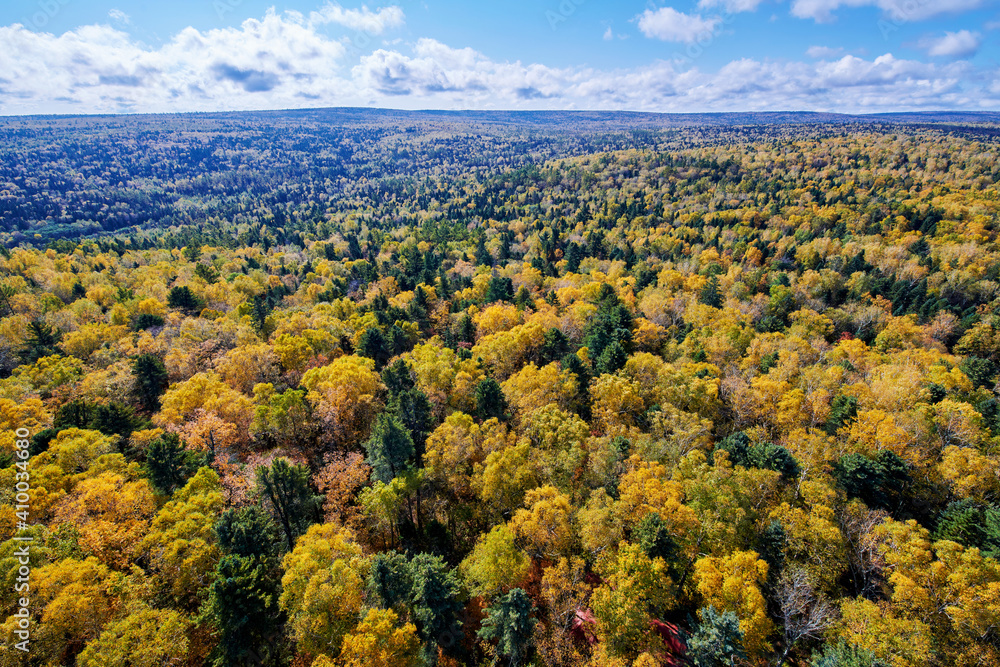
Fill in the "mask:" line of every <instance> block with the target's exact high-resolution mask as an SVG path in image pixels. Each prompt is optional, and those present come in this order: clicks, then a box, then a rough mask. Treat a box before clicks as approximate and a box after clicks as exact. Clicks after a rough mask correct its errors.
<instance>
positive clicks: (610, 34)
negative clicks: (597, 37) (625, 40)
mask: <svg viewBox="0 0 1000 667" xmlns="http://www.w3.org/2000/svg"><path fill="white" fill-rule="evenodd" d="M614 38H615V33H614V32H613V31H612V30H611V26H608V29H607V30H605V31H604V41H605V42H610V41H611V40H613V39H614Z"/></svg>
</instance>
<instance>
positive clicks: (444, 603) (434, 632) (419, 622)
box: [410, 553, 462, 662]
mask: <svg viewBox="0 0 1000 667" xmlns="http://www.w3.org/2000/svg"><path fill="white" fill-rule="evenodd" d="M410 573H411V576H412V581H413V588H412V589H411V598H410V603H411V605H412V610H413V618H414V620H415V621H416V626H417V633H418V634H419V635H420V638H421V639H422V640H423V641H424V645H425V647H426V651H427V653H428V654H429V655H428V658H430V660H429V661H430V662H433V659H432V657H433V655H434V654H435V653H436V648H437V647H438V646H440V647H441V649H442V650H444V652H445V653H446V654H449V655H457V654H458V652H459V650H460V648H461V639H462V622H461V621H459V619H458V615H459V613H460V612H461V611H462V604H461V603H460V602H459V600H458V594H459V591H460V586H459V584H458V580H457V579H456V578H455V574H454V573H453V572H452V571H451V570H450V569H448V566H447V565H446V564H445V562H444V560H442V558H441V557H440V556H434V555H431V554H426V553H422V554H417V555H416V556H414V557H413V560H411V561H410Z"/></svg>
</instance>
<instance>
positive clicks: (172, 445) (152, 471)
mask: <svg viewBox="0 0 1000 667" xmlns="http://www.w3.org/2000/svg"><path fill="white" fill-rule="evenodd" d="M203 463H204V457H202V456H198V455H197V454H195V453H194V452H189V451H187V450H186V449H184V446H183V445H182V444H181V439H180V438H179V437H178V436H177V434H176V433H164V434H163V435H161V436H160V437H159V438H157V439H156V440H154V441H153V442H152V443H150V445H149V449H148V450H147V451H146V464H145V471H146V475H147V476H148V477H149V481H150V483H151V484H152V485H153V487H154V488H155V489H156V490H157V491H158V492H159V493H161V494H163V495H166V496H169V495H171V494H173V492H174V490H175V489H178V488H180V487H182V486H184V484H186V483H187V481H188V479H189V478H190V477H191V476H192V475H194V474H195V473H196V472H197V471H198V468H199V467H201V465H202V464H203Z"/></svg>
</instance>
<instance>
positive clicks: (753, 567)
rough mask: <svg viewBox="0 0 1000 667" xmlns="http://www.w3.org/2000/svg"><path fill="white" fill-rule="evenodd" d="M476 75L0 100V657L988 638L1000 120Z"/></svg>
mask: <svg viewBox="0 0 1000 667" xmlns="http://www.w3.org/2000/svg"><path fill="white" fill-rule="evenodd" d="M491 118H492V117H490V116H488V115H475V114H472V115H468V116H461V115H458V114H456V115H448V114H438V115H420V114H410V115H394V114H383V115H382V116H379V115H374V116H367V115H365V114H363V113H353V114H345V115H344V116H343V117H338V116H336V115H334V116H332V117H327V116H324V115H323V114H319V113H304V112H288V113H284V114H271V115H269V114H214V115H203V116H190V117H186V116H171V117H162V118H143V117H136V118H88V117H78V118H55V119H44V118H40V119H6V120H4V121H3V122H0V137H2V141H0V225H2V228H0V378H2V379H0V517H2V520H0V578H2V579H3V581H4V582H5V583H4V584H3V586H2V588H0V606H2V610H0V611H2V618H4V619H6V621H5V622H4V623H3V625H2V628H0V643H2V644H3V650H2V651H0V665H30V666H32V667H41V666H46V667H48V666H60V665H78V666H80V667H104V666H112V667H117V666H120V667H125V666H126V665H128V666H142V667H145V666H159V665H175V666H180V665H191V666H200V665H218V666H230V665H232V666H237V665H269V666H294V667H310V666H312V667H329V666H332V665H344V666H347V665H351V666H354V665H357V666H365V667H379V666H385V667H390V666H391V667H407V666H413V667H416V666H418V665H442V666H448V665H455V666H457V665H484V666H485V665H512V666H514V665H518V666H526V665H535V666H537V667H543V666H547V667H561V666H570V665H590V666H591V667H632V666H635V667H640V666H641V667H653V666H655V665H677V666H681V665H694V666H696V667H715V666H719V667H722V666H724V665H728V666H732V665H761V666H763V665H776V666H780V665H801V666H803V667H805V666H808V667H935V666H944V665H960V666H969V667H971V666H974V665H983V666H985V665H996V664H1000V563H998V561H997V558H1000V399H998V380H1000V313H998V311H997V308H998V305H1000V243H998V233H1000V138H998V136H997V128H998V127H1000V126H998V125H997V124H996V123H995V122H992V124H991V123H990V122H985V121H984V119H982V118H979V119H977V118H972V119H968V118H965V119H963V118H944V119H940V118H939V119H934V118H915V119H910V120H911V121H912V122H902V121H901V120H900V119H891V118H883V119H877V118H866V119H858V118H844V119H836V118H805V119H800V121H798V122H797V121H795V119H794V118H787V117H784V116H781V117H775V118H770V119H763V120H762V119H761V118H757V117H754V118H748V119H744V122H736V121H735V120H734V119H723V120H726V122H715V121H712V122H709V120H710V119H706V118H698V117H693V118H687V119H684V120H683V122H680V121H678V122H676V123H674V124H673V125H670V124H669V123H667V124H664V123H660V124H659V125H657V124H656V123H652V122H647V121H648V119H647V120H646V121H642V119H641V118H639V119H636V118H630V117H622V118H618V117H617V116H616V117H615V118H611V119H609V118H604V119H596V120H595V119H592V118H589V117H581V120H580V122H579V123H576V124H574V123H573V120H572V118H573V117H572V115H568V116H566V118H563V117H562V116H561V117H560V119H559V122H555V121H553V120H552V119H551V118H549V119H546V118H542V119H540V120H539V119H536V121H537V122H535V121H532V117H531V115H530V114H529V115H526V116H525V117H524V118H521V119H514V120H510V119H507V118H506V117H505V116H502V115H501V116H499V117H496V118H492V119H491ZM987 120H988V119H987ZM543 121H544V122H543ZM640 121H642V122H640ZM994 121H995V119H994ZM25 432H27V436H25ZM28 538H30V542H29V541H28ZM26 543H30V550H29V551H30V556H29V557H28V558H27V560H28V561H29V564H28V565H27V566H25V563H24V561H25V558H24V557H23V553H24V551H23V549H24V545H25V544H26ZM25 567H27V568H28V570H30V575H24V568H25ZM19 577H20V578H19ZM22 583H27V584H28V587H27V588H19V585H20V584H22ZM24 600H27V602H24ZM22 608H26V609H28V613H29V614H30V622H29V624H28V625H29V627H30V647H29V650H28V652H24V651H21V650H18V649H16V648H15V645H16V644H17V642H19V641H22V640H23V637H19V635H18V634H17V632H18V630H19V629H21V628H23V627H24V624H23V623H21V619H22V618H23V617H22V616H19V615H18V614H21V609H22Z"/></svg>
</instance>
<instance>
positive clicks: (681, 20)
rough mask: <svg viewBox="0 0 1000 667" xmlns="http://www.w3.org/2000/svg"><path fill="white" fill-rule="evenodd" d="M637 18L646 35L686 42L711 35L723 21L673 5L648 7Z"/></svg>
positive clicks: (693, 41) (666, 40)
mask: <svg viewBox="0 0 1000 667" xmlns="http://www.w3.org/2000/svg"><path fill="white" fill-rule="evenodd" d="M636 18H637V19H638V20H639V30H641V31H642V34H644V35H645V36H646V37H651V38H656V39H662V40H663V41H665V42H683V43H685V44H694V43H695V42H697V41H698V40H699V38H704V37H706V36H711V35H712V33H713V31H714V30H715V29H716V27H718V25H719V24H720V23H722V19H720V18H707V19H705V18H702V17H701V16H699V15H697V14H685V13H683V12H679V11H677V10H676V9H674V8H673V7H660V8H659V9H657V10H656V11H653V10H652V9H647V10H646V11H644V12H643V13H642V14H640V15H639V16H637V17H636Z"/></svg>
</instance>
